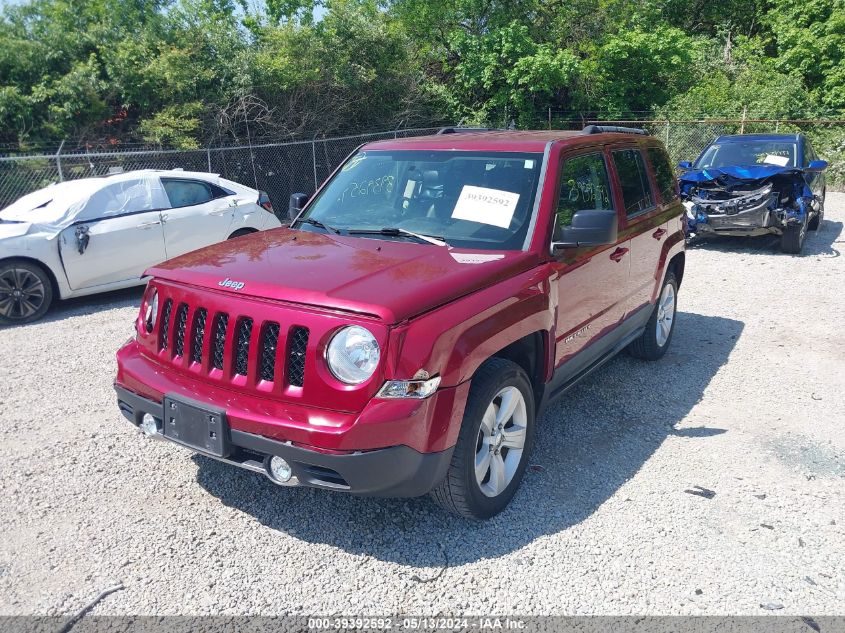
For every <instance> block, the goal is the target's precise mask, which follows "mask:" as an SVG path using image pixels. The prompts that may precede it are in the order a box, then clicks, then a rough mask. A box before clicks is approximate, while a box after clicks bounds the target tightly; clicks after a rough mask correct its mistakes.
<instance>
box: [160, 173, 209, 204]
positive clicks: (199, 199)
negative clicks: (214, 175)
mask: <svg viewBox="0 0 845 633" xmlns="http://www.w3.org/2000/svg"><path fill="white" fill-rule="evenodd" d="M161 184H162V185H163V186H164V190H165V191H166V192H167V197H168V199H169V200H170V206H171V207H174V208H176V207H190V206H193V205H195V204H203V203H204V202H208V201H209V200H212V199H213V198H214V195H213V194H212V192H211V187H210V186H209V185H208V183H205V182H200V181H198V180H172V179H169V178H162V180H161Z"/></svg>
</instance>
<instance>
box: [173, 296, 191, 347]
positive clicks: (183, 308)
mask: <svg viewBox="0 0 845 633" xmlns="http://www.w3.org/2000/svg"><path fill="white" fill-rule="evenodd" d="M187 324H188V304H186V303H180V304H179V307H178V308H176V331H175V332H174V333H173V339H174V340H173V352H174V353H175V354H176V356H182V355H183V354H184V353H185V328H186V326H187Z"/></svg>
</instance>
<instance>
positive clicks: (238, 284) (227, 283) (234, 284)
mask: <svg viewBox="0 0 845 633" xmlns="http://www.w3.org/2000/svg"><path fill="white" fill-rule="evenodd" d="M217 285H218V286H222V287H223V288H231V289H232V290H240V289H241V288H243V287H244V282H242V281H232V280H231V279H229V278H228V277H226V279H224V280H223V281H219V282H217Z"/></svg>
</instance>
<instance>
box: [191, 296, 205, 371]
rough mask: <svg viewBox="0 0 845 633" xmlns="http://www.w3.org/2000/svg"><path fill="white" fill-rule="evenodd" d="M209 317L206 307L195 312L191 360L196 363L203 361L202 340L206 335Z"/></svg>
mask: <svg viewBox="0 0 845 633" xmlns="http://www.w3.org/2000/svg"><path fill="white" fill-rule="evenodd" d="M207 317H208V311H207V310H206V309H205V308H199V309H198V310H197V311H196V312H194V325H193V328H192V335H191V360H192V361H194V362H195V363H201V362H202V340H203V338H204V337H205V321H206V318H207Z"/></svg>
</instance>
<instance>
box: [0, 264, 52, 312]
mask: <svg viewBox="0 0 845 633" xmlns="http://www.w3.org/2000/svg"><path fill="white" fill-rule="evenodd" d="M52 301H53V286H52V285H51V284H50V279H49V277H47V273H45V272H44V269H43V268H41V267H40V266H38V265H36V264H32V263H30V262H27V261H16V260H11V261H7V262H3V263H0V324H2V325H19V324H23V323H29V322H31V321H35V320H36V319H40V318H41V317H42V316H44V314H45V313H46V312H47V309H48V308H49V307H50V303H51V302H52Z"/></svg>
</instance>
